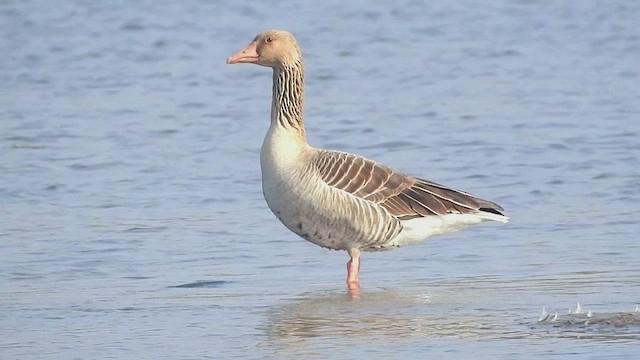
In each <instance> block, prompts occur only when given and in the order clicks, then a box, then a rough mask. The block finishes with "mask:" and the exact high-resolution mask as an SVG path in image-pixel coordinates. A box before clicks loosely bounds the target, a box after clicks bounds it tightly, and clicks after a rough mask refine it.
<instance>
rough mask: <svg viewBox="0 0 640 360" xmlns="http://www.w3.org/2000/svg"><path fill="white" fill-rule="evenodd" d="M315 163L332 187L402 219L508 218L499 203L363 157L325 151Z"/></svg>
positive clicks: (323, 177) (322, 176)
mask: <svg viewBox="0 0 640 360" xmlns="http://www.w3.org/2000/svg"><path fill="white" fill-rule="evenodd" d="M314 166H315V168H316V169H317V171H318V173H319V174H320V177H321V178H322V180H323V181H324V182H325V183H327V184H328V185H329V186H332V187H334V188H336V189H340V190H343V191H346V192H348V193H351V194H353V195H355V196H357V197H360V198H362V199H365V200H368V201H371V202H373V203H376V204H378V205H380V206H382V207H383V208H384V209H386V210H387V211H388V212H389V213H390V214H391V215H393V216H395V217H396V218H398V219H399V220H408V219H413V218H419V217H425V216H433V215H446V214H469V213H471V214H479V215H481V216H483V217H486V218H487V219H491V220H497V221H503V222H506V220H507V217H505V216H504V215H503V214H502V211H503V209H502V207H500V206H499V205H498V204H496V203H493V202H491V201H488V200H483V199H480V198H478V197H475V196H473V195H471V194H469V193H466V192H463V191H458V190H454V189H451V188H449V187H446V186H443V185H440V184H437V183H434V182H431V181H428V180H423V179H419V178H415V177H412V176H408V175H405V174H403V173H401V172H398V171H396V170H394V169H392V168H390V167H388V166H385V165H382V164H378V163H377V162H375V161H373V160H369V159H365V158H363V157H361V156H357V155H353V154H349V153H344V152H339V151H330V150H321V151H319V153H318V156H317V158H316V159H315V161H314Z"/></svg>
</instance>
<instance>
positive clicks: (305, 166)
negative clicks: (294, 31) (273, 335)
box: [227, 30, 508, 290]
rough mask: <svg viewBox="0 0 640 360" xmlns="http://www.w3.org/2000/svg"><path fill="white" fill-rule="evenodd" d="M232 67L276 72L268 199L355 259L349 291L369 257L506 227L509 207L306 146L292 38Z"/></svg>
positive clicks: (251, 50) (240, 56) (259, 44)
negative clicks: (475, 229) (486, 224)
mask: <svg viewBox="0 0 640 360" xmlns="http://www.w3.org/2000/svg"><path fill="white" fill-rule="evenodd" d="M227 63H228V64H238V63H249V64H257V65H262V66H266V67H270V68H273V99H272V103H271V125H270V126H269V130H268V132H267V135H266V137H265V139H264V142H263V144H262V150H261V152H260V165H261V168H262V191H263V194H264V198H265V200H266V201H267V204H268V205H269V208H270V209H271V211H272V212H273V213H274V214H275V216H276V217H277V218H278V219H279V220H280V221H281V222H282V223H283V224H284V225H285V226H286V227H287V228H288V229H289V230H291V231H293V232H294V233H296V234H297V235H299V236H300V237H302V238H304V239H306V240H308V241H310V242H312V243H314V244H316V245H319V246H322V247H325V248H329V249H333V250H345V251H347V252H348V253H349V256H350V260H349V262H348V263H347V286H348V288H349V289H350V290H356V289H359V288H360V285H359V280H358V273H359V269H360V253H361V252H363V251H382V250H389V249H393V248H397V247H399V246H403V245H407V244H411V243H415V242H418V241H420V240H424V239H426V238H428V237H430V236H433V235H438V234H444V233H449V232H452V231H456V230H459V229H462V228H465V227H467V226H471V225H475V224H478V223H481V222H483V221H488V220H493V221H500V222H505V223H506V222H507V220H508V218H507V217H506V216H504V215H503V213H502V212H503V209H502V208H501V207H500V206H499V205H498V204H496V203H493V202H491V201H487V200H483V199H480V198H477V197H475V196H473V195H471V194H469V193H466V192H462V191H458V190H454V189H451V188H449V187H446V186H443V185H440V184H437V183H434V182H431V181H429V180H424V179H421V178H417V177H413V176H409V175H405V174H403V173H402V172H399V171H396V170H394V169H392V168H390V167H388V166H385V165H382V164H379V163H377V162H375V161H373V160H369V159H366V158H364V157H361V156H358V155H353V154H349V153H345V152H340V151H333V150H322V149H316V148H314V147H311V146H310V145H309V144H307V140H306V135H305V128H304V123H303V121H302V101H303V92H304V70H303V64H302V54H301V52H300V48H299V47H298V44H297V42H296V40H295V38H294V37H293V35H291V34H290V33H288V32H286V31H279V30H271V31H266V32H264V33H262V34H259V35H258V36H256V37H255V38H254V39H253V41H252V42H251V43H250V44H249V45H248V46H247V47H245V48H244V49H242V50H240V51H239V52H237V53H236V54H234V55H233V56H231V57H229V58H228V59H227Z"/></svg>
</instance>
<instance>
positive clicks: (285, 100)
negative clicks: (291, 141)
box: [271, 62, 306, 139]
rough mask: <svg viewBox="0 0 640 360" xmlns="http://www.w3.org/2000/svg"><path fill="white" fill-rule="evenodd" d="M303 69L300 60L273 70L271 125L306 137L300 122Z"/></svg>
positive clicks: (302, 124)
mask: <svg viewBox="0 0 640 360" xmlns="http://www.w3.org/2000/svg"><path fill="white" fill-rule="evenodd" d="M303 97H304V71H303V66H302V63H301V62H298V63H296V64H293V65H285V66H282V67H278V68H275V69H274V70H273V102H272V104H271V126H278V127H281V128H284V129H286V130H288V131H291V132H294V133H296V134H298V135H299V136H301V137H302V138H303V139H304V138H306V134H305V129H304V123H303V122H302V101H303Z"/></svg>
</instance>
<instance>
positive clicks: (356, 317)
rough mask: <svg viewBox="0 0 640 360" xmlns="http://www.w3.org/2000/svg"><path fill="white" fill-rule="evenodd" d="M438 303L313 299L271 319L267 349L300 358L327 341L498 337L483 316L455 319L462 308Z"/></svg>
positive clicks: (371, 294) (394, 297)
mask: <svg viewBox="0 0 640 360" xmlns="http://www.w3.org/2000/svg"><path fill="white" fill-rule="evenodd" d="M437 298H438V297H437V296H436V297H434V296H432V295H430V294H429V293H420V292H417V293H400V292H394V291H390V290H379V291H359V292H348V293H344V292H320V293H316V294H312V295H309V296H305V297H303V298H301V299H298V300H296V301H293V302H291V303H288V304H286V305H284V306H281V307H279V308H277V309H275V310H274V311H273V312H271V313H270V314H269V317H268V319H267V324H266V325H265V327H264V331H265V333H266V334H265V335H266V338H267V342H268V344H266V345H267V346H268V347H270V348H272V350H275V351H276V352H278V353H279V354H282V353H286V354H291V353H295V354H296V355H300V354H301V352H302V353H304V351H308V350H309V349H313V348H315V349H317V348H318V344H317V343H318V342H325V341H326V342H327V343H331V344H332V346H336V344H340V346H343V347H349V346H350V345H355V344H360V345H361V344H363V343H370V344H384V343H386V342H387V341H389V339H394V341H395V342H398V341H403V340H411V339H416V338H418V339H419V338H429V337H449V336H456V337H478V336H479V335H480V334H481V333H483V332H492V331H493V332H496V331H497V330H495V328H494V326H495V325H494V324H490V323H489V322H487V319H486V318H485V317H483V316H477V315H474V314H473V313H466V314H465V313H462V312H460V313H459V314H453V315H452V314H451V309H452V308H458V307H457V306H456V302H455V300H454V301H452V302H447V301H438V300H436V299H437ZM441 300H442V299H441ZM445 309H447V310H446V311H445ZM458 310H460V309H459V308H458Z"/></svg>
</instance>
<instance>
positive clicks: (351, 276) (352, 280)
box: [347, 249, 360, 290]
mask: <svg viewBox="0 0 640 360" xmlns="http://www.w3.org/2000/svg"><path fill="white" fill-rule="evenodd" d="M349 256H350V257H351V259H350V260H349V262H348V263H347V288H349V290H358V289H360V281H359V280H358V273H359V272H360V250H358V249H351V250H349Z"/></svg>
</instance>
